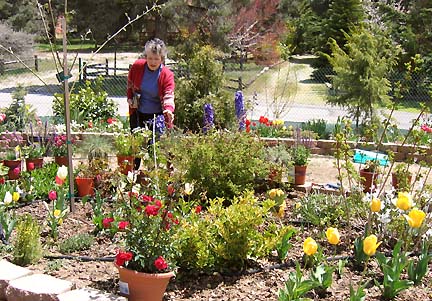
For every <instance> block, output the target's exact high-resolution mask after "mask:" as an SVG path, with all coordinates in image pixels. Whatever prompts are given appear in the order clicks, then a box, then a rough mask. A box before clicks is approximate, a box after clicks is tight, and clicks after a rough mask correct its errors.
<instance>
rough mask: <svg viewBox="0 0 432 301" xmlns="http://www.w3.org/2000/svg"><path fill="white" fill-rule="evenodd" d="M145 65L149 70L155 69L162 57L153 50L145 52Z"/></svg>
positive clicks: (160, 62)
mask: <svg viewBox="0 0 432 301" xmlns="http://www.w3.org/2000/svg"><path fill="white" fill-rule="evenodd" d="M146 59H147V66H148V68H149V69H150V70H151V71H155V70H157V69H158V68H159V67H160V65H161V64H162V57H161V56H160V55H158V54H155V53H153V52H149V53H147V54H146Z"/></svg>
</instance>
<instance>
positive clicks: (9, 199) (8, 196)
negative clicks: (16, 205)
mask: <svg viewBox="0 0 432 301" xmlns="http://www.w3.org/2000/svg"><path fill="white" fill-rule="evenodd" d="M3 202H4V204H5V205H9V204H10V203H12V193H10V192H9V191H6V194H5V197H4V200H3Z"/></svg>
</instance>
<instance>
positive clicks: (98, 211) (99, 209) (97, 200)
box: [82, 191, 105, 232]
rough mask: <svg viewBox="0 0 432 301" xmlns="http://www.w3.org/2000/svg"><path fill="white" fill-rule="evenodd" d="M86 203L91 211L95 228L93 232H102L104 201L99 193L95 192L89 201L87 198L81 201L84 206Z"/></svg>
mask: <svg viewBox="0 0 432 301" xmlns="http://www.w3.org/2000/svg"><path fill="white" fill-rule="evenodd" d="M87 201H89V202H90V205H91V207H92V209H93V214H92V221H93V224H94V225H95V227H96V228H95V232H99V231H102V230H103V229H104V227H103V219H104V216H105V214H104V209H103V208H104V207H103V205H104V203H105V199H104V198H102V196H101V194H100V192H99V191H96V193H95V197H94V198H92V199H90V200H89V199H88V198H87V197H84V198H83V199H82V202H83V204H84V205H85V204H86V203H87Z"/></svg>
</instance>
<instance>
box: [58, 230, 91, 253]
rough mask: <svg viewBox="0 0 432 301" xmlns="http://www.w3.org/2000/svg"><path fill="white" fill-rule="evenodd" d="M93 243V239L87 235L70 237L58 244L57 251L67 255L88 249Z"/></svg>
mask: <svg viewBox="0 0 432 301" xmlns="http://www.w3.org/2000/svg"><path fill="white" fill-rule="evenodd" d="M93 243H94V237H93V236H92V235H90V234H87V233H81V234H77V235H74V236H71V237H69V238H67V239H65V240H64V241H62V242H61V243H60V244H59V251H60V252H61V253H63V254H69V253H73V252H77V251H84V250H88V249H90V247H91V246H92V244H93Z"/></svg>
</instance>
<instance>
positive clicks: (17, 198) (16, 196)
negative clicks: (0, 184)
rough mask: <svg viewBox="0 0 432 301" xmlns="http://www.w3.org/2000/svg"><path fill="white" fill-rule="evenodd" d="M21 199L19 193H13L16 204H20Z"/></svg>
mask: <svg viewBox="0 0 432 301" xmlns="http://www.w3.org/2000/svg"><path fill="white" fill-rule="evenodd" d="M19 198H20V194H19V192H17V191H14V193H12V200H13V201H14V202H18V200H19Z"/></svg>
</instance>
